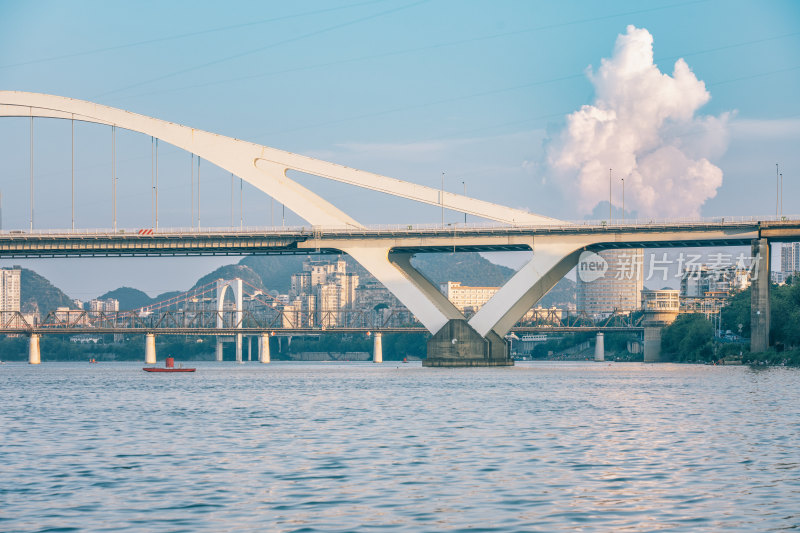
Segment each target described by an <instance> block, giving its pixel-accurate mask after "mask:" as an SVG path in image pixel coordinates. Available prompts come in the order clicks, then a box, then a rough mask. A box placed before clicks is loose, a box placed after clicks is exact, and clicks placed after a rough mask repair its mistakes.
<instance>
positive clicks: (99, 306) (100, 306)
mask: <svg viewBox="0 0 800 533" xmlns="http://www.w3.org/2000/svg"><path fill="white" fill-rule="evenodd" d="M117 311H119V300H117V299H115V298H106V299H104V300H100V299H97V298H95V299H94V300H89V314H90V315H91V316H97V315H99V314H100V313H115V312H117Z"/></svg>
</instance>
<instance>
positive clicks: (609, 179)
mask: <svg viewBox="0 0 800 533" xmlns="http://www.w3.org/2000/svg"><path fill="white" fill-rule="evenodd" d="M608 223H609V224H611V169H610V168H609V169H608Z"/></svg>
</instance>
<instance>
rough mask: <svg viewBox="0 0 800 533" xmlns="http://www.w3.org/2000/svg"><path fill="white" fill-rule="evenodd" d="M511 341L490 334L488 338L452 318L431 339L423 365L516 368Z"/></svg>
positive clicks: (491, 332)
mask: <svg viewBox="0 0 800 533" xmlns="http://www.w3.org/2000/svg"><path fill="white" fill-rule="evenodd" d="M513 365H514V360H513V359H511V358H510V357H509V355H508V342H507V341H506V340H505V339H504V338H503V337H501V336H500V335H498V334H497V333H495V332H494V331H490V332H489V334H488V335H486V337H482V336H481V335H480V333H478V332H477V331H475V330H474V329H473V328H472V326H470V325H469V323H468V322H467V321H466V320H464V319H453V320H450V321H448V322H447V324H445V325H444V327H443V328H442V329H440V330H439V331H437V332H436V334H435V335H433V336H432V337H431V338H430V339H428V356H427V358H426V359H425V360H424V361H423V362H422V366H446V367H460V366H513Z"/></svg>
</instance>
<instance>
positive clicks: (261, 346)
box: [258, 333, 269, 363]
mask: <svg viewBox="0 0 800 533" xmlns="http://www.w3.org/2000/svg"><path fill="white" fill-rule="evenodd" d="M258 362H259V363H269V335H268V334H267V333H262V334H261V335H260V336H259V337H258Z"/></svg>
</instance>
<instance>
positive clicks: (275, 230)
mask: <svg viewBox="0 0 800 533" xmlns="http://www.w3.org/2000/svg"><path fill="white" fill-rule="evenodd" d="M757 222H787V223H800V215H783V216H776V215H763V216H725V217H682V218H636V219H625V220H621V219H613V220H610V221H609V220H605V219H601V220H573V221H564V223H563V224H515V225H513V226H510V225H505V224H497V223H495V222H470V223H466V224H465V223H463V222H452V223H446V224H445V225H442V224H436V223H431V224H370V225H365V226H364V227H363V228H353V227H346V226H308V225H307V226H209V227H199V228H198V227H160V228H158V229H157V230H156V229H154V228H121V229H120V228H118V229H117V230H116V231H114V230H113V229H111V228H83V229H81V228H76V229H66V228H65V229H59V228H53V229H33V230H29V229H11V230H9V229H3V230H0V235H8V236H14V235H20V236H24V235H72V236H102V237H107V236H108V235H119V236H142V237H152V236H153V235H161V236H166V235H202V234H209V235H221V234H236V235H259V236H264V235H275V236H281V235H284V236H287V237H288V236H296V235H298V234H299V235H305V236H309V237H312V238H313V237H321V236H323V235H326V234H328V235H336V234H345V235H357V234H362V233H364V232H368V233H369V232H392V233H415V232H441V231H446V232H447V231H455V232H458V231H464V230H492V229H498V230H507V229H509V228H520V229H542V230H545V229H550V230H552V229H570V228H575V227H600V228H602V227H607V228H625V227H637V228H639V227H648V226H706V225H714V226H716V225H720V224H722V225H724V224H730V225H734V224H750V223H753V224H754V223H757ZM142 230H145V231H146V233H140V232H142ZM149 230H153V231H152V233H151V232H150V231H149Z"/></svg>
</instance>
